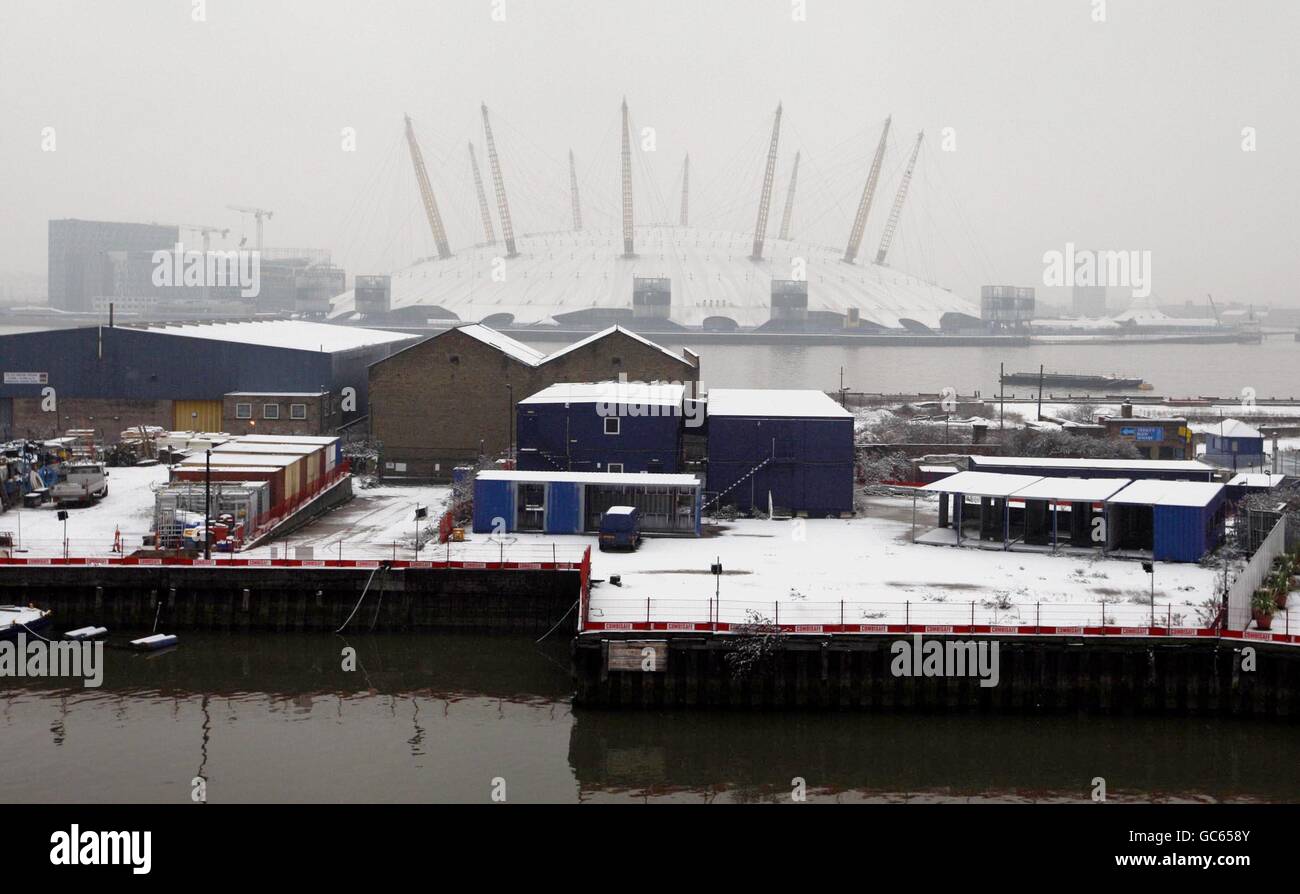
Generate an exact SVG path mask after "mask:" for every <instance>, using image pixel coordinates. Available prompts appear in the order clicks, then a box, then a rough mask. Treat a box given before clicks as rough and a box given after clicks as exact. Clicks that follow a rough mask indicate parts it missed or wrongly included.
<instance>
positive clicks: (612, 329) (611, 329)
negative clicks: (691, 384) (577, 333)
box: [546, 326, 685, 363]
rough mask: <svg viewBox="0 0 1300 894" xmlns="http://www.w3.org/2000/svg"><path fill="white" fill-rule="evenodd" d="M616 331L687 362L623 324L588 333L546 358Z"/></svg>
mask: <svg viewBox="0 0 1300 894" xmlns="http://www.w3.org/2000/svg"><path fill="white" fill-rule="evenodd" d="M615 332H621V333H623V334H624V335H626V336H627V337H628V338H634V339H636V340H637V341H639V342H641V344H643V345H645V346H647V347H650V348H654V349H655V350H657V351H663V352H664V353H665V354H667V355H668V356H669V357H671V358H673V359H674V360H682V362H683V363H684V362H685V360H683V359H682V356H681V355H680V354H674V353H673V352H672V351H670V350H668V349H667V348H665V347H664V346H663V345H657V344H655V343H654V342H652V341H651V340H650V339H648V338H645V337H644V336H640V335H637V334H636V333H635V332H633V331H632V330H631V329H624V328H623V327H622V326H610V327H609V328H608V329H602V330H600V331H599V332H597V333H595V334H594V335H588V336H587V337H586V338H584V339H581V340H579V341H575V342H574V343H573V344H571V345H569V346H568V347H567V348H560V350H558V351H553V352H551V353H550V354H547V355H546V359H547V360H554V359H555V358H556V357H563V356H564V355H565V354H568V353H569V352H570V351H576V350H577V349H578V348H581V347H584V346H586V345H589V344H591V343H592V342H596V341H600V340H601V339H602V338H604V337H605V336H607V335H613V334H614V333H615Z"/></svg>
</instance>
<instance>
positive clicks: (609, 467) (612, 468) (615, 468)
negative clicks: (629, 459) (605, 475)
mask: <svg viewBox="0 0 1300 894" xmlns="http://www.w3.org/2000/svg"><path fill="white" fill-rule="evenodd" d="M605 471H606V472H610V473H611V474H614V475H621V474H623V464H622V463H606V464H605Z"/></svg>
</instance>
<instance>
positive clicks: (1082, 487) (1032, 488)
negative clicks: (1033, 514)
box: [1013, 478, 1130, 503]
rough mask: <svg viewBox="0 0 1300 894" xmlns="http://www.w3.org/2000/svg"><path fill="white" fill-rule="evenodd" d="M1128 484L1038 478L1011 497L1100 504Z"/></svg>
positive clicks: (1124, 481) (1119, 480)
mask: <svg viewBox="0 0 1300 894" xmlns="http://www.w3.org/2000/svg"><path fill="white" fill-rule="evenodd" d="M1129 483H1130V479H1128V478H1040V479H1038V480H1037V481H1035V482H1034V483H1033V484H1031V485H1029V486H1028V487H1022V488H1021V489H1020V490H1018V491H1016V492H1015V493H1014V494H1013V496H1014V497H1016V499H1024V500H1068V501H1069V502H1072V503H1073V502H1079V503H1100V502H1103V501H1105V500H1107V499H1109V498H1110V496H1111V495H1112V494H1114V493H1115V492H1116V491H1118V490H1120V489H1122V488H1123V487H1124V486H1125V485H1127V484H1129Z"/></svg>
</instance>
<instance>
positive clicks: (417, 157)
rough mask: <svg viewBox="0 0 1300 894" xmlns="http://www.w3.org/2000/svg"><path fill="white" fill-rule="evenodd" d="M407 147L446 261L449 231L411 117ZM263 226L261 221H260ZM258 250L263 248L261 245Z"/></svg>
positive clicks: (440, 252) (421, 197)
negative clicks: (435, 195)
mask: <svg viewBox="0 0 1300 894" xmlns="http://www.w3.org/2000/svg"><path fill="white" fill-rule="evenodd" d="M406 145H407V148H409V149H410V150H411V166H412V167H413V168H415V180H416V182H417V183H418V184H419V185H420V201H422V202H424V215H425V217H427V218H428V219H429V230H430V231H431V232H432V233H433V241H434V244H435V245H437V246H438V257H440V258H442V259H443V260H446V259H447V258H450V257H451V247H450V246H449V245H448V244H447V231H446V230H445V229H443V226H442V214H441V213H440V212H439V211H438V200H437V198H435V197H434V195H433V187H432V186H430V185H429V172H428V171H427V170H425V167H424V153H422V152H421V151H420V144H419V143H418V142H416V140H415V128H414V127H412V126H411V116H410V115H407V116H406ZM258 226H259V228H260V226H261V219H260V218H259V220H258ZM258 248H259V249H260V248H261V246H260V244H259V246H258Z"/></svg>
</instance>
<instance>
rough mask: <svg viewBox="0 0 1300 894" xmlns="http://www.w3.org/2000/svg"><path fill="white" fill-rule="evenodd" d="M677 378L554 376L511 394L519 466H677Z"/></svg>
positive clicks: (562, 468) (580, 469)
mask: <svg viewBox="0 0 1300 894" xmlns="http://www.w3.org/2000/svg"><path fill="white" fill-rule="evenodd" d="M684 390H685V389H684V388H683V386H682V385H677V384H664V383H657V382H656V383H651V384H645V383H640V382H597V383H561V384H557V385H552V386H550V387H549V388H546V389H543V390H542V391H539V392H537V393H536V394H534V395H532V396H531V397H528V398H525V399H524V400H521V401H519V404H518V407H517V411H516V418H517V425H518V445H519V448H518V450H519V453H518V458H519V468H520V469H521V470H523V471H533V472H556V471H565V472H615V473H617V472H652V473H653V472H677V471H679V470H680V469H681V468H682V421H683V420H682V407H683V403H682V398H683V393H684Z"/></svg>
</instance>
